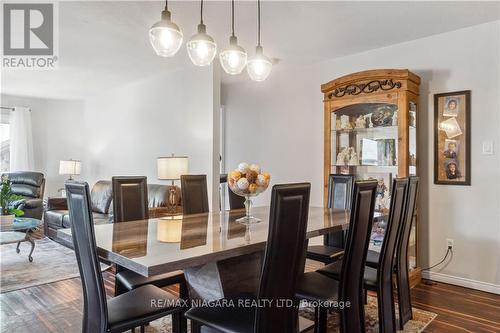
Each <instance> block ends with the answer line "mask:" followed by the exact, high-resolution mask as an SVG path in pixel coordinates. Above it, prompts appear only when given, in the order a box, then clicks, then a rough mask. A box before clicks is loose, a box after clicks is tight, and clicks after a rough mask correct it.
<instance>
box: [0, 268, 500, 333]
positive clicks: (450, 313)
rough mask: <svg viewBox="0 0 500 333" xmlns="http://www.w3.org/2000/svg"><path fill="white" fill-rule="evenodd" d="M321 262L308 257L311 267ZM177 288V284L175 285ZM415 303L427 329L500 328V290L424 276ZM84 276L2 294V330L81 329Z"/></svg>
mask: <svg viewBox="0 0 500 333" xmlns="http://www.w3.org/2000/svg"><path fill="white" fill-rule="evenodd" d="M316 266H317V264H315V263H313V262H308V264H307V268H306V269H313V268H315V267H316ZM104 280H105V286H106V292H107V293H108V295H112V294H113V291H114V276H113V273H112V272H111V271H106V272H104ZM171 291H174V292H176V288H173V289H171ZM412 301H413V306H414V307H417V308H420V309H423V310H427V311H431V312H435V313H437V314H438V316H437V317H436V319H434V321H433V322H432V323H431V324H430V325H429V326H428V327H427V329H426V330H425V332H432V333H434V332H500V295H494V294H489V293H484V292H480V291H476V290H471V289H466V288H462V287H457V286H452V285H448V284H444V283H433V282H430V281H425V280H424V281H423V282H422V283H421V284H419V285H418V286H417V287H415V288H414V289H412ZM82 304H83V302H82V293H81V285H80V279H78V278H74V279H69V280H64V281H58V282H54V283H49V284H45V285H41V286H36V287H32V288H27V289H22V290H17V291H12V292H7V293H3V294H0V309H1V312H0V322H1V326H0V329H1V332H19V333H24V332H26V333H39V332H61V333H71V332H80V328H81V323H80V321H81V316H82Z"/></svg>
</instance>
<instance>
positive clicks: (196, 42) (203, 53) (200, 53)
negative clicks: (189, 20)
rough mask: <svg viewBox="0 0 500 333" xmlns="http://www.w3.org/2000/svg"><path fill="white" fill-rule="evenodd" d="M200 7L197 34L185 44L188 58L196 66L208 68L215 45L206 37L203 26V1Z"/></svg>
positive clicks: (215, 50) (205, 30) (205, 29)
mask: <svg viewBox="0 0 500 333" xmlns="http://www.w3.org/2000/svg"><path fill="white" fill-rule="evenodd" d="M200 3H201V5H200V8H201V9H200V17H201V18H200V24H198V33H197V34H196V35H194V36H193V37H191V39H190V40H189V42H188V43H187V45H186V46H187V51H188V54H189V58H190V59H191V61H192V62H193V64H195V65H196V66H208V65H210V64H211V63H212V60H214V57H215V53H217V45H216V44H215V42H214V39H213V38H212V37H210V36H209V35H207V27H206V26H205V25H204V24H203V0H201V2H200Z"/></svg>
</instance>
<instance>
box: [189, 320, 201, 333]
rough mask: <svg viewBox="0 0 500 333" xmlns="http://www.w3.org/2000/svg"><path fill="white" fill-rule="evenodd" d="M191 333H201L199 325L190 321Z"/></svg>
mask: <svg viewBox="0 0 500 333" xmlns="http://www.w3.org/2000/svg"><path fill="white" fill-rule="evenodd" d="M191 333H201V325H200V324H199V323H197V322H195V321H192V320H191Z"/></svg>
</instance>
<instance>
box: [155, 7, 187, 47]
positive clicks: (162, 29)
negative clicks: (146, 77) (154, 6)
mask: <svg viewBox="0 0 500 333" xmlns="http://www.w3.org/2000/svg"><path fill="white" fill-rule="evenodd" d="M182 37H183V36H182V31H181V29H179V27H178V26H177V24H175V23H174V22H172V21H171V14H170V12H169V11H168V0H166V1H165V9H164V10H163V11H162V12H161V20H160V21H158V22H156V23H155V24H154V25H153V26H152V27H151V29H149V41H150V42H151V45H152V46H153V49H154V50H155V52H156V54H157V55H159V56H161V57H172V56H174V55H175V54H176V53H177V51H179V49H180V47H181V44H182Z"/></svg>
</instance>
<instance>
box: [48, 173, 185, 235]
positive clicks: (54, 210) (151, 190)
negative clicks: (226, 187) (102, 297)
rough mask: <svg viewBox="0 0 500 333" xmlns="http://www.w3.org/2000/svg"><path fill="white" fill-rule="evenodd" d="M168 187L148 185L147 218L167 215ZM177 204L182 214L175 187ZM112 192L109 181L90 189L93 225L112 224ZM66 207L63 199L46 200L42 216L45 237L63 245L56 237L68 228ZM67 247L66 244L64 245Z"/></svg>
mask: <svg viewBox="0 0 500 333" xmlns="http://www.w3.org/2000/svg"><path fill="white" fill-rule="evenodd" d="M169 190H170V186H169V185H160V184H148V205H149V217H150V218H154V217H160V216H165V215H168V212H167V202H168V201H167V200H168V195H169ZM176 191H177V197H178V198H179V202H178V206H177V208H178V210H177V212H178V213H181V212H182V207H181V206H180V202H181V201H180V189H179V188H178V187H176ZM112 200H113V190H112V184H111V181H106V180H100V181H98V182H97V183H95V185H94V186H93V187H92V191H91V194H90V201H91V208H92V215H93V218H94V223H95V224H102V223H112V222H113V211H112V210H113V204H112ZM70 227H71V222H70V220H69V213H68V206H67V202H66V199H65V198H48V199H47V206H46V210H45V214H44V231H45V235H46V236H47V237H50V238H51V239H53V240H55V241H58V242H61V243H63V244H64V243H65V242H64V241H63V240H61V239H59V238H58V237H57V230H58V229H61V228H70ZM65 245H68V244H65Z"/></svg>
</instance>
